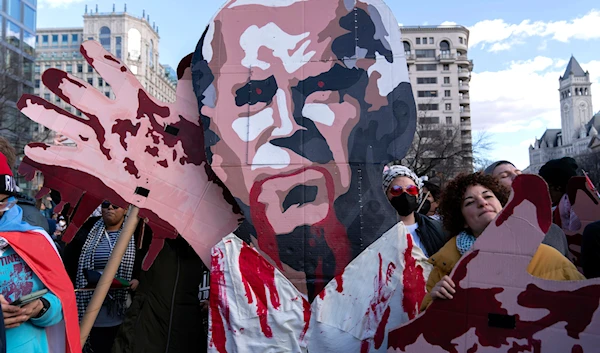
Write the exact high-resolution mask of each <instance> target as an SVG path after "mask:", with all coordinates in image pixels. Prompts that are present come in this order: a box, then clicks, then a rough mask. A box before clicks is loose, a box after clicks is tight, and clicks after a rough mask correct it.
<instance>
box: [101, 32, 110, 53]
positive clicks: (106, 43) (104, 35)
mask: <svg viewBox="0 0 600 353" xmlns="http://www.w3.org/2000/svg"><path fill="white" fill-rule="evenodd" d="M100 45H102V47H103V48H104V50H106V51H108V52H110V28H108V27H106V26H104V27H102V28H100Z"/></svg>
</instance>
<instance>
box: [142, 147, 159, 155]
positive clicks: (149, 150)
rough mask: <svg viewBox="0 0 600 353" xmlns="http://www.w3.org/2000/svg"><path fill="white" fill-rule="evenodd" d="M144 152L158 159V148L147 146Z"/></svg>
mask: <svg viewBox="0 0 600 353" xmlns="http://www.w3.org/2000/svg"><path fill="white" fill-rule="evenodd" d="M144 152H146V153H148V154H149V155H151V156H152V157H158V147H150V146H146V150H145V151H144Z"/></svg>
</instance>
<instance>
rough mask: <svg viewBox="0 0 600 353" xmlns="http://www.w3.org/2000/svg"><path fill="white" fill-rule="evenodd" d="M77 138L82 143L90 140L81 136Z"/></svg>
mask: <svg viewBox="0 0 600 353" xmlns="http://www.w3.org/2000/svg"><path fill="white" fill-rule="evenodd" d="M79 138H80V139H81V141H83V142H86V141H89V140H90V138H89V137H83V136H81V135H79Z"/></svg>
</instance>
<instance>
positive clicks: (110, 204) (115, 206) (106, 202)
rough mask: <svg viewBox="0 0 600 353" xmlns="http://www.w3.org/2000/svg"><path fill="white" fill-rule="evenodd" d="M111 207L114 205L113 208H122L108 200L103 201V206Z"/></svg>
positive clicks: (105, 207)
mask: <svg viewBox="0 0 600 353" xmlns="http://www.w3.org/2000/svg"><path fill="white" fill-rule="evenodd" d="M110 207H112V208H113V210H117V209H119V208H121V207H119V206H117V205H115V204H112V203H110V202H108V201H104V202H102V208H104V209H107V208H110Z"/></svg>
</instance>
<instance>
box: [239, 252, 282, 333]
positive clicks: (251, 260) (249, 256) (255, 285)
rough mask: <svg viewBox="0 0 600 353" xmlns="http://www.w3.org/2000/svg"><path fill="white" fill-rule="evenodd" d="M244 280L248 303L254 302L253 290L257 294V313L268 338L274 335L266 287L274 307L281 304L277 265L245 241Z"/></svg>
mask: <svg viewBox="0 0 600 353" xmlns="http://www.w3.org/2000/svg"><path fill="white" fill-rule="evenodd" d="M239 265H240V272H241V274H242V282H243V283H244V289H245V290H246V298H248V303H249V304H250V303H252V293H250V292H249V291H248V290H252V292H254V295H255V296H256V306H257V308H256V314H257V315H258V319H259V322H260V329H261V331H262V332H263V334H264V335H265V337H267V338H272V337H273V332H272V330H271V327H270V326H269V323H268V307H269V301H267V293H266V289H268V290H269V299H270V302H271V304H270V305H271V306H272V307H273V309H275V310H277V309H279V307H280V306H281V303H280V301H279V293H278V292H277V287H276V285H275V267H273V265H271V264H270V263H268V262H267V260H265V259H264V258H263V257H262V256H260V254H259V253H258V252H257V251H256V250H254V249H252V248H250V247H249V246H248V245H246V243H243V247H242V250H241V252H240V258H239Z"/></svg>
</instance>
